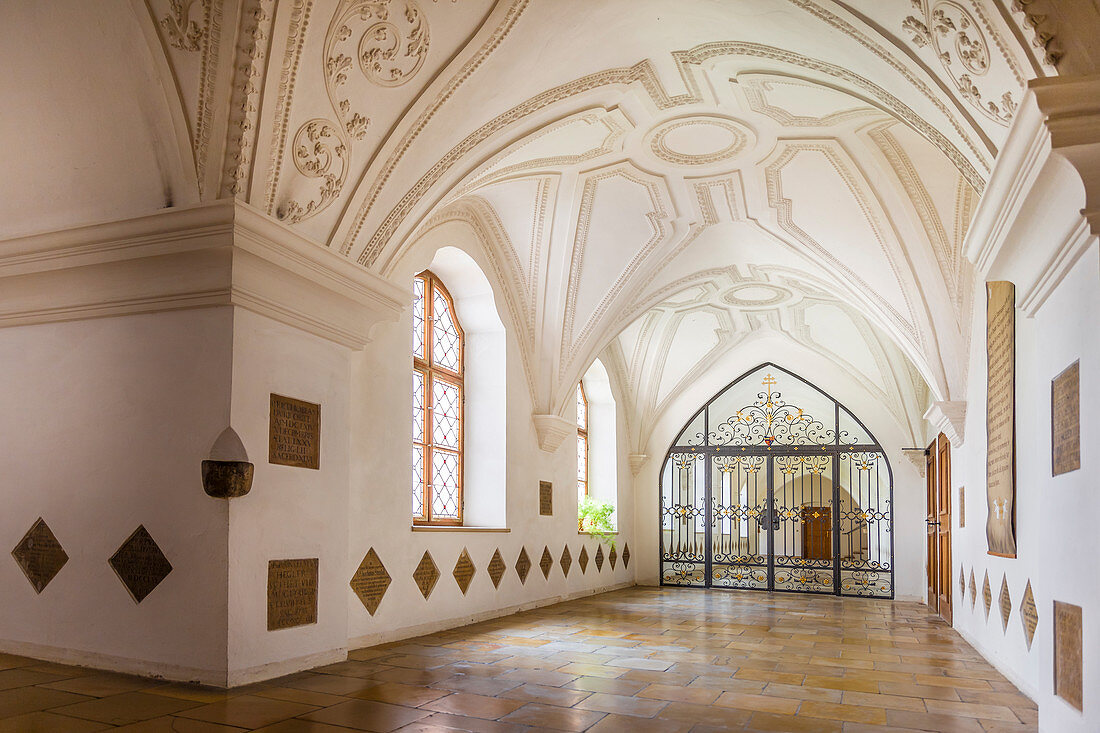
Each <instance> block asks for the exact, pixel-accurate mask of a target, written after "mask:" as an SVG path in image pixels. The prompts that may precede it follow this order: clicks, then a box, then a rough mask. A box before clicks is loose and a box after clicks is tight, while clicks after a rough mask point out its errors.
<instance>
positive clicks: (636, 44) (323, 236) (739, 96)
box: [0, 0, 1036, 453]
mask: <svg viewBox="0 0 1100 733" xmlns="http://www.w3.org/2000/svg"><path fill="white" fill-rule="evenodd" d="M58 2H59V3H61V4H62V5H64V6H65V10H64V12H66V13H71V15H72V17H74V18H85V19H86V20H87V21H88V22H87V23H83V24H77V25H83V26H89V27H90V26H92V25H95V23H96V22H98V23H99V25H100V26H102V27H104V28H109V29H111V30H110V32H109V33H107V35H106V36H105V38H107V39H108V40H109V41H110V44H114V45H113V46H112V47H111V49H114V50H113V51H112V50H111V49H108V48H106V45H104V44H106V42H103V43H100V41H97V40H96V37H95V36H94V34H92V35H87V36H86V37H84V36H81V35H80V34H79V32H77V31H75V30H70V29H68V28H63V29H58V31H57V32H58V33H61V34H62V37H61V38H59V39H56V40H54V41H51V43H50V44H45V43H42V44H38V45H40V46H43V47H44V48H31V46H32V45H35V44H33V43H32V42H31V40H25V39H24V40H21V39H8V41H9V42H7V43H3V44H0V63H4V64H5V68H12V69H23V68H31V67H30V66H28V65H29V64H30V62H29V61H28V59H30V58H32V57H33V56H34V54H35V53H40V54H41V53H45V54H47V55H48V54H49V53H54V51H51V50H50V49H51V48H59V47H62V46H66V45H68V46H72V47H73V48H77V49H84V51H82V53H83V52H85V51H86V53H85V55H87V56H88V57H89V59H90V61H89V69H91V70H94V71H96V72H97V73H100V72H101V73H102V75H104V76H106V77H111V78H115V77H117V80H116V81H117V83H116V87H117V89H116V90H113V91H111V93H110V94H107V95H106V96H105V97H104V100H103V105H104V106H106V105H107V103H108V102H111V103H112V104H115V105H116V106H118V109H121V110H124V111H126V115H125V119H120V120H118V122H117V130H115V131H114V132H111V133H110V134H103V133H102V128H103V127H104V125H105V124H106V121H107V120H109V119H111V118H112V116H113V117H114V118H116V119H117V118H119V113H118V112H117V111H113V110H106V111H104V110H99V109H98V108H97V107H96V102H95V101H94V100H90V99H85V96H86V95H85V96H82V94H84V93H83V92H82V91H81V90H80V89H75V88H72V85H71V84H69V83H68V82H66V80H64V79H60V80H58V79H46V78H43V79H41V81H42V82H43V83H42V84H41V85H39V86H41V88H43V89H53V90H55V91H54V92H51V93H54V94H56V95H57V96H58V97H59V99H50V100H47V101H49V102H50V104H60V105H61V106H60V107H58V108H59V109H68V108H69V107H66V106H65V105H64V102H65V98H66V97H67V96H71V97H72V98H73V99H74V100H78V101H79V102H80V104H81V105H82V108H86V109H88V110H91V112H89V113H88V114H87V116H88V120H87V125H86V127H87V128H88V130H93V129H95V130H98V131H99V132H97V133H96V134H97V135H98V136H99V139H101V140H102V141H103V142H102V143H101V144H100V146H99V147H100V148H101V149H100V150H96V149H95V146H91V145H87V144H83V143H84V142H85V141H86V139H87V135H83V134H82V133H80V131H79V130H78V131H76V132H74V133H73V135H72V140H71V141H69V140H67V139H64V136H63V135H57V134H56V132H57V131H56V128H55V127H53V126H52V124H53V123H52V122H51V121H49V120H47V121H46V123H39V124H37V125H36V124H32V123H33V122H34V121H33V120H31V119H30V118H27V119H23V117H22V116H21V113H20V114H13V115H6V116H5V117H6V119H5V120H3V121H0V128H3V129H6V130H8V132H9V136H10V137H11V139H19V140H21V141H22V142H23V147H24V149H28V150H36V151H41V154H40V155H38V156H36V160H35V161H33V162H31V163H21V162H19V161H15V163H16V164H13V165H12V166H8V170H9V176H8V181H9V182H8V183H5V184H0V185H3V186H4V189H3V194H4V195H0V222H11V224H8V226H9V227H15V228H16V229H19V228H20V227H22V228H23V229H26V228H27V227H29V226H31V224H30V222H34V221H35V219H33V218H30V217H33V216H34V215H35V214H37V213H40V209H41V206H42V204H41V203H35V202H36V201H39V200H48V197H44V196H40V195H37V194H39V193H41V191H40V190H38V189H42V190H45V188H46V186H47V184H48V181H49V176H50V175H51V172H57V171H65V170H76V171H77V173H76V174H74V175H75V176H76V178H74V180H77V179H79V180H83V179H80V175H81V174H80V173H79V171H81V170H84V167H86V168H87V169H88V170H91V171H94V172H95V173H96V175H97V176H98V177H99V179H100V180H101V185H99V186H97V187H92V186H74V187H73V190H72V191H66V193H68V194H70V198H69V199H68V200H69V203H70V204H71V207H72V209H73V212H74V213H73V214H72V216H71V219H72V220H71V221H69V220H66V221H60V220H58V221H54V220H53V219H50V220H49V222H50V223H51V224H53V225H55V226H62V225H65V224H70V225H71V224H74V223H79V219H80V217H81V216H84V215H85V214H83V213H82V212H87V211H93V210H94V211H99V212H104V211H106V212H109V213H111V214H117V215H119V216H122V215H135V214H141V213H147V212H148V210H154V209H156V208H157V207H162V206H164V205H165V203H167V204H168V205H180V204H184V203H188V204H193V203H197V202H200V201H205V200H209V199H213V198H219V197H222V198H229V197H235V198H237V199H238V200H239V201H241V202H242V203H245V204H248V205H250V206H252V207H255V208H256V209H258V210H260V211H263V212H265V213H267V214H268V215H269V216H271V217H274V218H276V219H279V220H280V221H281V222H282V223H283V224H284V225H286V226H288V227H291V228H292V229H293V230H294V231H295V232H296V233H298V234H300V235H301V236H303V237H305V238H307V239H310V240H312V241H314V242H317V243H319V246H326V247H328V248H329V249H331V250H332V251H333V252H336V253H339V254H340V255H342V256H344V257H346V258H347V259H349V260H352V261H354V262H356V263H358V264H359V265H361V266H362V267H364V268H366V269H368V270H370V271H372V272H374V273H376V274H378V275H381V276H382V277H385V278H387V279H391V280H394V281H402V280H405V279H407V278H408V277H411V273H412V272H414V271H415V270H413V269H412V268H414V266H415V265H417V264H424V263H425V262H428V261H430V256H426V253H427V252H428V251H429V250H433V251H434V249H433V248H438V247H440V246H443V245H445V244H448V243H449V244H453V245H455V246H458V245H459V244H461V245H462V246H463V247H464V248H466V249H469V250H470V251H471V252H472V253H474V254H472V255H471V256H474V257H475V260H476V261H477V262H478V264H479V265H480V266H482V267H483V269H484V270H485V272H486V274H487V275H488V276H489V279H490V280H492V281H493V287H494V290H495V292H496V295H497V296H498V297H497V303H498V305H499V306H500V307H501V310H502V317H505V318H506V320H507V321H508V322H509V324H510V327H511V329H512V330H514V331H515V333H516V340H517V343H518V344H519V348H520V352H521V357H522V360H523V365H524V371H525V377H526V379H527V382H528V388H529V390H530V393H531V398H532V401H533V403H534V409H535V412H538V413H540V414H554V413H556V414H558V415H562V414H563V413H564V412H566V411H568V409H569V407H568V406H569V404H570V402H571V399H572V391H573V386H574V385H575V384H576V382H577V380H578V379H579V378H580V376H581V375H582V374H583V372H584V371H585V369H586V367H587V366H588V365H589V364H590V363H591V362H592V361H593V359H595V358H597V357H601V358H602V359H603V360H604V363H605V364H607V366H608V369H609V371H610V372H611V373H612V374H613V375H614V378H615V379H617V380H618V381H619V382H620V387H621V388H622V389H623V390H624V392H623V393H624V395H626V397H627V399H626V402H628V403H629V404H626V405H625V406H624V409H625V410H626V414H627V416H628V420H629V424H630V426H631V428H630V430H631V434H632V440H634V441H635V447H636V449H637V451H638V452H639V453H642V452H645V451H646V445H645V443H646V441H647V440H648V438H647V436H648V435H649V434H650V432H651V431H652V430H653V429H654V426H655V425H657V424H658V423H659V422H660V421H661V420H662V419H664V418H663V415H664V413H666V412H667V411H669V410H673V409H680V408H681V407H682V400H683V397H684V395H685V394H694V392H693V391H692V390H693V389H695V386H696V383H702V382H705V381H706V380H709V379H712V378H717V377H716V376H715V375H716V374H718V373H720V372H721V370H722V366H723V365H725V364H729V363H732V362H734V361H736V362H737V363H741V361H743V360H747V359H749V358H750V356H751V355H752V354H755V353H756V352H757V351H761V353H760V354H759V356H760V357H761V358H759V359H757V361H758V362H759V361H766V360H768V358H770V357H769V356H768V354H765V353H762V352H763V350H767V349H778V350H779V351H781V352H783V353H787V354H789V355H791V357H792V358H794V357H796V356H797V358H800V359H807V358H811V357H812V358H813V359H817V360H819V361H820V363H821V364H822V365H823V367H822V368H823V369H827V370H828V371H829V372H830V373H831V374H833V375H847V377H849V378H851V379H854V380H859V381H860V382H861V384H862V385H863V386H862V387H860V389H862V390H863V392H864V393H865V394H866V398H867V399H868V400H871V401H874V402H875V403H876V404H878V405H881V406H882V408H883V411H884V413H888V414H890V415H892V416H893V419H894V420H895V421H896V422H897V424H898V425H899V426H901V429H902V431H903V432H905V433H906V434H909V435H912V436H914V439H916V438H917V437H918V435H919V427H920V424H921V423H920V418H919V415H920V414H923V409H924V407H925V406H926V405H925V403H926V402H927V401H928V399H929V398H930V397H931V398H933V399H935V400H937V401H949V400H953V399H957V395H958V394H960V393H961V391H962V389H963V388H964V386H965V381H966V374H965V372H964V369H963V367H962V366H960V365H963V364H965V360H964V359H963V358H962V354H964V353H965V349H966V347H967V341H968V340H969V338H970V334H969V332H968V329H969V322H970V315H971V309H972V308H973V305H974V292H973V291H974V278H975V275H974V271H973V268H972V267H971V266H970V265H969V264H968V262H967V260H966V258H965V257H964V256H963V253H962V250H961V248H962V241H963V239H964V237H965V234H966V231H967V229H968V227H969V224H970V218H971V216H972V214H973V211H974V209H975V206H976V203H977V200H978V198H979V197H980V195H981V192H982V190H983V188H984V186H985V184H986V180H987V178H988V175H989V170H990V168H991V165H992V162H993V159H994V157H995V155H996V152H997V149H998V147H999V146H1000V145H1001V143H1002V142H1003V140H1004V139H1005V135H1006V133H1007V125H1008V123H1009V121H1010V120H1011V118H1012V117H1013V115H1014V114H1015V108H1016V104H1018V103H1019V100H1020V99H1021V98H1022V97H1021V95H1022V91H1023V89H1024V87H1025V85H1026V83H1027V81H1028V77H1029V76H1030V75H1032V74H1034V73H1036V72H1035V69H1034V68H1032V67H1031V66H1030V61H1029V58H1030V57H1029V55H1028V52H1027V51H1026V50H1025V49H1023V48H1022V47H1020V42H1019V41H1018V40H1017V37H1016V35H1015V33H1014V31H1013V29H1012V28H1011V27H1009V26H1008V25H1007V23H1006V20H1005V14H1004V13H1002V12H1000V11H999V10H998V8H997V7H996V6H995V5H994V0H913V1H912V2H902V1H899V2H893V3H884V2H880V1H879V0H842V1H841V0H832V1H826V0H742V1H741V2H737V3H723V2H713V0H678V2H676V3H674V4H673V3H670V2H669V0H601V1H600V2H591V0H463V1H462V2H460V3H453V2H446V1H444V0H438V1H437V0H369V1H368V0H202V1H199V0H193V1H191V2H187V1H186V0H184V1H182V2H174V1H170V0H112V2H110V3H106V2H105V3H103V4H102V6H103V9H102V10H101V11H100V12H99V13H98V14H97V13H96V12H94V11H93V10H90V9H89V8H90V6H88V5H87V4H86V3H81V2H79V0H58ZM15 5H16V6H18V5H19V4H15ZM673 5H674V6H675V12H670V8H671V7H672V6H673ZM28 8H30V6H29V5H26V4H23V6H21V7H20V8H14V7H13V8H8V7H6V6H4V7H3V9H2V10H0V12H6V13H12V14H15V13H16V12H17V11H18V13H21V14H24V15H28V16H31V15H34V13H36V12H39V11H34V10H33V9H28ZM97 18H98V20H97ZM16 19H17V20H20V21H22V20H25V19H23V18H22V17H20V18H16ZM135 19H136V22H135ZM2 25H4V24H0V26H2ZM6 25H8V26H9V27H16V26H17V25H18V26H19V27H25V26H29V27H36V26H37V25H42V26H43V27H45V25H46V23H45V20H44V19H38V20H36V19H35V18H30V19H29V20H27V22H20V23H19V24H15V23H8V24H6ZM74 27H76V26H75V25H74ZM383 27H384V34H383V35H379V33H380V32H382V31H381V30H380V29H383ZM609 31H610V32H609ZM2 33H3V30H2V28H0V34H2ZM383 37H385V38H386V39H388V41H390V42H392V43H393V44H394V47H395V48H396V49H397V52H396V53H388V52H386V50H385V49H384V48H382V47H381V46H380V45H379V41H380V39H382V38H383ZM97 43H99V45H96V44H97ZM110 44H107V45H110ZM115 46H117V47H118V48H123V49H132V48H137V47H140V48H141V49H142V53H149V54H151V56H152V57H153V62H152V63H151V64H148V65H146V66H144V67H143V68H144V71H141V72H140V73H138V72H137V71H135V70H134V69H133V68H127V67H126V65H125V64H122V63H121V61H122V60H124V59H122V56H121V55H119V54H118V53H115V51H117V50H118V49H117V48H115ZM795 49H797V50H795ZM60 61H61V57H58V59H57V60H56V63H53V62H51V64H50V65H49V68H53V66H54V65H56V66H57V67H58V68H61V67H63V66H64V64H62V63H60ZM35 63H36V64H37V66H34V67H33V68H32V71H30V72H28V73H31V74H32V75H33V74H38V75H40V76H41V75H43V74H46V72H45V71H42V69H45V68H47V67H46V66H45V65H43V64H41V63H38V62H35ZM129 66H131V67H132V66H133V64H130V65H129ZM34 69H38V70H37V71H34ZM34 78H36V79H37V78H38V77H34ZM3 84H4V82H3V80H0V86H2V85H3ZM51 85H52V86H51ZM9 91H10V94H11V95H12V96H11V98H12V99H16V100H20V99H22V97H21V96H20V94H22V91H21V90H18V89H15V90H9ZM134 100H137V101H134ZM41 101H42V100H39V102H41ZM16 106H20V107H22V106H26V107H27V109H30V110H34V109H37V108H38V107H40V106H41V105H40V104H39V105H38V106H36V105H34V104H30V103H28V104H27V105H21V104H20V105H16ZM105 109H106V107H105ZM108 112H109V113H110V114H108ZM135 120H136V122H135ZM142 120H144V121H142ZM54 138H58V139H61V142H60V143H59V142H57V140H55V139H54ZM126 155H128V156H129V158H128V159H126ZM23 157H25V158H28V159H29V158H30V157H31V156H23ZM81 166H84V167H81ZM54 177H55V178H57V177H58V176H54ZM20 181H25V182H29V184H26V185H22V186H21V185H20V184H19V183H18V182H20ZM24 189H27V190H24ZM30 189H35V190H34V191H30ZM28 191H29V192H28ZM36 191H37V193H36ZM166 198H167V201H166ZM123 199H127V200H123ZM36 207H38V208H37V209H36ZM46 213H47V214H49V213H50V212H46ZM100 216H102V214H101V215H100ZM47 218H48V217H47ZM6 233H7V234H8V235H12V234H15V233H23V232H22V231H8V232H6ZM806 376H810V375H806Z"/></svg>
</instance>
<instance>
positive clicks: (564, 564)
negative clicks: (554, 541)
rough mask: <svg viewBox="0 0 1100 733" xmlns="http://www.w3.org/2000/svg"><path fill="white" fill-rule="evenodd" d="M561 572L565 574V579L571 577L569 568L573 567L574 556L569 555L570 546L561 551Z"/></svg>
mask: <svg viewBox="0 0 1100 733" xmlns="http://www.w3.org/2000/svg"><path fill="white" fill-rule="evenodd" d="M560 562H561V571H562V572H563V573H565V577H567V578H568V577H569V568H571V567H573V556H572V555H571V554H569V545H566V546H565V549H564V550H562V551H561V560H560Z"/></svg>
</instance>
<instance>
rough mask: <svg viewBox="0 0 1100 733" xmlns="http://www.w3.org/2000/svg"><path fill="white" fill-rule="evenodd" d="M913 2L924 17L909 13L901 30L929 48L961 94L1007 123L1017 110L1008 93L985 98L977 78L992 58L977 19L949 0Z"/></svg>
mask: <svg viewBox="0 0 1100 733" xmlns="http://www.w3.org/2000/svg"><path fill="white" fill-rule="evenodd" d="M912 2H913V7H915V8H916V9H917V10H920V11H922V13H923V16H924V17H921V18H918V17H915V16H912V15H910V16H907V17H906V18H905V20H904V21H902V24H901V27H902V30H903V31H906V32H907V33H909V34H910V36H911V37H910V40H911V41H912V42H913V45H915V46H916V47H917V48H925V47H930V48H931V49H932V51H933V52H934V53H935V55H936V58H937V59H938V60H939V62H940V65H941V66H943V68H944V70H945V71H946V72H947V73H948V75H949V76H950V77H951V80H952V81H954V82H955V85H956V87H957V88H958V90H959V94H960V96H962V98H963V99H965V100H966V101H967V102H969V103H970V104H971V105H972V106H973V107H975V108H976V109H978V110H979V111H981V113H982V114H984V115H985V116H986V117H989V118H990V119H992V120H994V121H996V122H998V123H1000V124H1002V125H1007V124H1008V123H1009V121H1010V120H1011V119H1012V115H1013V114H1014V113H1015V111H1016V102H1015V101H1014V100H1013V99H1012V94H1011V92H1004V93H1003V94H1001V95H1000V96H999V97H998V99H997V100H988V99H985V95H984V94H983V91H982V90H981V89H980V87H979V83H980V82H979V81H978V79H979V78H980V77H984V76H985V75H986V74H988V72H989V68H990V63H991V60H990V54H989V42H988V41H987V40H986V37H985V34H983V33H982V30H981V28H980V27H979V25H978V22H977V21H976V20H975V19H974V17H973V16H972V15H971V14H970V12H969V11H967V10H966V9H965V8H963V6H962V5H960V4H958V3H955V2H951V1H950V0H940V1H939V2H935V3H928V4H927V5H926V4H925V3H924V2H923V0H912Z"/></svg>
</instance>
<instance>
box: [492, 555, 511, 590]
mask: <svg viewBox="0 0 1100 733" xmlns="http://www.w3.org/2000/svg"><path fill="white" fill-rule="evenodd" d="M488 569H489V579H490V580H492V581H493V587H494V588H499V587H500V579H501V578H503V577H504V571H505V570H507V568H506V567H505V566H504V558H503V557H501V555H500V548H499V547H498V548H497V550H496V552H494V553H493V559H492V560H490V561H489V568H488Z"/></svg>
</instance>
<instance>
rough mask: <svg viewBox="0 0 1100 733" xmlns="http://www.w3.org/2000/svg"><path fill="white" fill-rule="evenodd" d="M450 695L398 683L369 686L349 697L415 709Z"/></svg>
mask: <svg viewBox="0 0 1100 733" xmlns="http://www.w3.org/2000/svg"><path fill="white" fill-rule="evenodd" d="M450 694H451V691H450V690H445V689H436V688H434V687H421V686H419V685H405V684H402V683H400V682H379V683H378V684H375V685H371V686H370V687H366V688H364V689H362V690H359V691H358V692H355V693H352V694H351V695H350V696H349V697H355V698H359V699H361V700H375V701H377V702H388V703H393V704H394V705H404V706H405V707H409V708H417V707H420V706H421V705H423V704H425V703H429V702H431V701H432V700H438V699H439V698H441V697H446V696H447V695H450Z"/></svg>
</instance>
